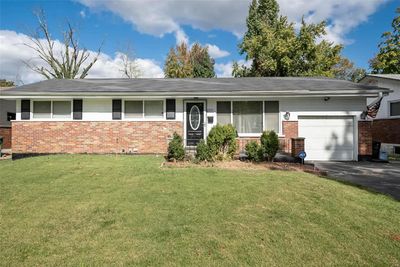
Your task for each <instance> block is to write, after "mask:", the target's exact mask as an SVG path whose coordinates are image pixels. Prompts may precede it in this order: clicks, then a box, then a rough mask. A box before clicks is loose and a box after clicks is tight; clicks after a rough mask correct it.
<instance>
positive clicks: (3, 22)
mask: <svg viewBox="0 0 400 267" xmlns="http://www.w3.org/2000/svg"><path fill="white" fill-rule="evenodd" d="M278 3H279V5H280V12H281V14H282V15H285V16H287V17H288V18H289V20H290V21H291V22H293V23H295V25H299V22H300V21H301V18H302V16H304V18H305V19H306V21H307V22H320V21H322V20H325V21H327V24H328V26H327V35H326V36H325V38H326V39H328V40H329V41H332V42H334V43H337V44H343V45H344V49H343V55H344V56H346V57H348V58H349V59H350V60H351V61H353V62H354V63H355V65H356V66H358V67H362V68H366V69H368V60H369V59H370V58H372V57H373V56H374V54H376V53H377V51H378V48H377V46H378V44H379V42H380V36H381V34H382V33H383V32H385V31H389V30H391V22H392V20H393V18H394V17H395V10H396V7H398V6H399V2H398V0H278ZM249 4H250V0H131V1H129V0H52V1H51V0H47V1H44V0H42V1H26V0H25V1H23V0H0V78H1V79H8V80H13V81H15V82H16V83H17V84H28V83H32V82H36V81H39V80H42V79H43V77H41V76H40V75H39V74H37V73H35V72H33V71H32V70H30V69H29V68H28V67H27V66H26V64H25V62H29V63H31V64H33V65H35V64H40V60H39V59H38V57H37V55H35V53H34V52H33V51H32V50H31V49H30V48H29V47H27V46H25V45H24V43H29V38H28V36H27V35H29V34H31V33H32V32H34V30H35V29H36V27H37V20H36V18H35V16H34V11H35V10H39V9H42V10H43V11H44V12H45V14H46V18H47V21H48V25H49V28H50V33H51V37H52V39H53V40H54V41H55V47H56V50H57V49H59V50H60V49H61V43H60V41H62V38H63V35H62V32H63V30H64V29H65V28H66V27H65V26H66V23H67V22H70V23H71V24H72V25H73V27H74V28H75V29H76V30H77V31H76V34H77V37H78V38H79V44H80V46H81V47H84V48H86V49H87V50H88V51H89V52H90V53H91V58H93V57H94V54H95V51H97V49H98V48H99V47H100V46H101V55H100V57H99V60H98V62H97V63H96V64H95V65H94V67H93V68H92V69H91V71H90V72H89V75H88V78H121V77H123V74H122V72H121V68H122V65H121V64H122V57H121V51H124V50H125V48H126V46H127V44H130V45H132V46H133V49H134V54H135V58H136V59H135V60H136V64H137V65H138V67H139V69H140V77H155V78H161V77H163V76H164V74H163V65H164V61H165V58H166V56H167V53H168V50H169V49H170V48H171V47H173V46H175V45H176V44H177V43H180V42H186V43H187V44H188V45H189V46H190V45H191V44H193V43H194V42H199V43H200V44H202V45H205V46H208V49H209V53H210V55H211V56H212V57H213V58H214V59H215V71H216V74H217V77H229V76H231V72H232V62H233V61H239V63H242V64H249V62H246V61H245V58H244V56H243V55H240V54H239V52H238V48H237V47H238V43H239V42H240V40H241V38H242V36H243V33H244V32H245V31H246V16H247V12H248V6H249ZM59 50H58V51H59Z"/></svg>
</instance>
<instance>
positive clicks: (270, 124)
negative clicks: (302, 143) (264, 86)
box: [264, 101, 279, 133]
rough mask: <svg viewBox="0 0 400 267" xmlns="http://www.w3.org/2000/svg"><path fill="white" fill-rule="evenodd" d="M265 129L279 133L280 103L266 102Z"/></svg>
mask: <svg viewBox="0 0 400 267" xmlns="http://www.w3.org/2000/svg"><path fill="white" fill-rule="evenodd" d="M264 107H265V116H264V125H265V126H264V129H265V130H266V131H272V130H273V131H275V132H276V133H278V132H279V102H278V101H265V102H264Z"/></svg>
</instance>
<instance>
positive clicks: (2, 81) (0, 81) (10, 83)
mask: <svg viewBox="0 0 400 267" xmlns="http://www.w3.org/2000/svg"><path fill="white" fill-rule="evenodd" d="M13 86H15V84H14V82H13V81H7V80H6V79H0V87H13Z"/></svg>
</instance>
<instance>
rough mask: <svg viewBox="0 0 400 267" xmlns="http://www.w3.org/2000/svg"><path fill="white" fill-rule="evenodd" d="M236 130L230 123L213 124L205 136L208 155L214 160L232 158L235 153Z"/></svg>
mask: <svg viewBox="0 0 400 267" xmlns="http://www.w3.org/2000/svg"><path fill="white" fill-rule="evenodd" d="M236 137H237V132H236V129H235V127H233V126H232V125H231V124H228V125H220V124H217V125H216V126H214V127H213V128H212V129H211V130H210V133H209V134H208V137H207V146H208V148H209V152H210V156H211V157H212V158H213V159H214V160H225V159H232V158H233V156H234V155H235V152H236V149H237V144H236Z"/></svg>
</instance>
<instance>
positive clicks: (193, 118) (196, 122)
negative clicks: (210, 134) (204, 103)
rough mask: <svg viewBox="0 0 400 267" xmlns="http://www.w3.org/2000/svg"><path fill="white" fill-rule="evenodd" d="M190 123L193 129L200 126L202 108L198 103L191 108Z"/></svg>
mask: <svg viewBox="0 0 400 267" xmlns="http://www.w3.org/2000/svg"><path fill="white" fill-rule="evenodd" d="M189 123H190V127H191V128H192V129H193V130H197V129H199V127H200V109H199V108H198V107H197V106H196V105H194V106H192V108H191V109H190V112H189Z"/></svg>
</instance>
